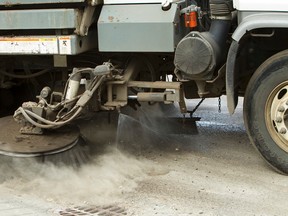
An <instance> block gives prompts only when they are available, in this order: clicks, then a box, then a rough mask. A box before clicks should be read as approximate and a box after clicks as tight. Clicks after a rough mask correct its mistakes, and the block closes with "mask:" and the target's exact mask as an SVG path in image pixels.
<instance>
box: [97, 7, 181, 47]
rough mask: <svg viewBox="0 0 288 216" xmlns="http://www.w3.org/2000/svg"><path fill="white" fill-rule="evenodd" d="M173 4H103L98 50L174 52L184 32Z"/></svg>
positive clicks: (177, 11) (99, 21) (99, 22)
mask: <svg viewBox="0 0 288 216" xmlns="http://www.w3.org/2000/svg"><path fill="white" fill-rule="evenodd" d="M184 33H185V32H183V30H182V29H181V23H180V21H179V9H178V6H177V4H173V5H172V7H171V9H170V10H169V11H163V10H162V9H161V5H160V4H145V5H138V4H134V5H104V6H103V8H102V11H101V14H100V17H99V20H98V40H99V50H100V51H104V52H111V51H116V52H174V50H175V47H176V45H177V43H178V42H179V41H180V39H181V38H182V37H183V36H184V35H185V34H184Z"/></svg>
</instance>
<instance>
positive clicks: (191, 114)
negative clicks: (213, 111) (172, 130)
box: [187, 98, 205, 118]
mask: <svg viewBox="0 0 288 216" xmlns="http://www.w3.org/2000/svg"><path fill="white" fill-rule="evenodd" d="M204 100H205V98H202V99H201V101H200V102H199V103H198V104H197V105H196V107H195V108H194V109H193V110H192V111H187V112H188V113H189V114H190V118H192V117H193V114H194V113H195V112H196V110H197V109H198V108H199V106H200V105H201V104H202V103H203V101H204Z"/></svg>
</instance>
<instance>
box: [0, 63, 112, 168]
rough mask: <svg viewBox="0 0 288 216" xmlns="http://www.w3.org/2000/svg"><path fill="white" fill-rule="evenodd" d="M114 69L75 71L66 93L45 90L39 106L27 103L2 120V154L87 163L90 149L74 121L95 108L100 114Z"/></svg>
mask: <svg viewBox="0 0 288 216" xmlns="http://www.w3.org/2000/svg"><path fill="white" fill-rule="evenodd" d="M112 67H113V66H112V65H111V64H110V63H104V64H103V65H100V66H97V67H96V68H84V69H78V68H74V69H73V72H72V73H71V75H70V77H69V79H68V81H67V83H66V86H65V89H64V91H63V93H61V92H52V91H51V89H50V88H49V87H45V88H43V89H42V91H41V93H40V95H39V96H37V98H38V99H39V101H38V102H25V103H23V104H22V106H21V107H19V108H18V109H17V110H16V111H15V113H14V116H13V117H12V116H6V117H4V118H0V128H1V130H0V154H2V155H6V156H14V157H38V158H42V160H46V158H48V157H46V156H50V157H51V156H53V157H54V159H55V158H56V157H55V155H58V156H59V155H61V156H60V157H59V158H61V157H62V158H61V161H60V162H65V163H66V162H68V163H70V162H71V161H72V162H76V164H81V162H83V161H85V160H86V159H87V157H88V154H87V153H89V150H88V151H87V148H88V146H87V144H86V143H85V142H84V139H83V138H82V137H81V134H80V129H79V128H78V127H77V126H76V125H75V124H74V120H75V119H76V118H78V117H80V116H81V115H83V113H85V112H87V111H89V110H90V109H89V108H91V106H92V105H93V111H95V110H96V111H100V110H101V101H100V98H101V97H99V95H100V91H101V88H100V87H101V85H102V84H103V83H104V82H105V81H107V80H109V79H111V78H112V77H113V76H112V74H111V72H112ZM87 77H88V78H87ZM84 79H85V80H84ZM81 83H83V84H82V85H81ZM91 98H93V100H90V99H91ZM90 101H93V104H91V103H89V102H90ZM60 153H61V154H60ZM63 155H64V156H65V155H67V156H68V157H70V158H68V159H67V158H63ZM44 156H45V157H44Z"/></svg>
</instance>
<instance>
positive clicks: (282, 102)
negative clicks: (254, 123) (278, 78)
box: [266, 82, 288, 152]
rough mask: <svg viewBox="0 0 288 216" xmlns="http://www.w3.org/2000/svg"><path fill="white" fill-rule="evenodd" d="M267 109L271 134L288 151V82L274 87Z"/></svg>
mask: <svg viewBox="0 0 288 216" xmlns="http://www.w3.org/2000/svg"><path fill="white" fill-rule="evenodd" d="M267 109H268V110H267ZM266 110H267V111H268V112H266V113H267V115H268V116H267V115H266V124H267V123H268V125H267V126H268V131H269V132H270V135H271V136H272V138H273V139H274V141H275V142H276V143H277V144H278V145H279V146H280V147H281V148H282V149H283V150H285V151H286V152H288V127H287V125H288V82H284V83H282V84H280V85H279V86H277V87H276V88H274V89H273V91H272V92H271V94H270V96H269V98H268V101H267V104H266ZM267 117H268V118H267ZM267 120H268V122H267Z"/></svg>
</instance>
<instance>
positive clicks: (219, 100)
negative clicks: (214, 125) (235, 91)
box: [218, 97, 221, 113]
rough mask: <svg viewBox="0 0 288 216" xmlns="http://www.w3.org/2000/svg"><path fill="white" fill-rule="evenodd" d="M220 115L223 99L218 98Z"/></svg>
mask: <svg viewBox="0 0 288 216" xmlns="http://www.w3.org/2000/svg"><path fill="white" fill-rule="evenodd" d="M218 113H221V97H219V98H218Z"/></svg>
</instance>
